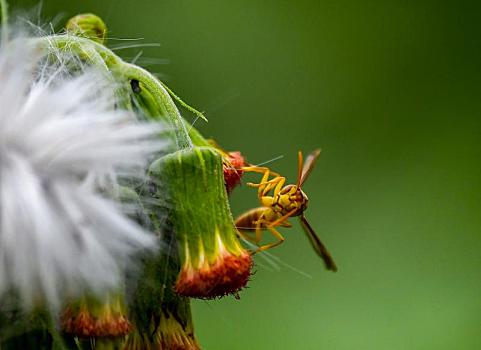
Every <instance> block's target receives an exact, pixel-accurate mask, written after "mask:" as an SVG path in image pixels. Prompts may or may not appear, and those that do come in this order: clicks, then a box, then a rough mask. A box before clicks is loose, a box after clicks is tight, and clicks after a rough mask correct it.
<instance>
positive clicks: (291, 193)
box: [276, 185, 309, 216]
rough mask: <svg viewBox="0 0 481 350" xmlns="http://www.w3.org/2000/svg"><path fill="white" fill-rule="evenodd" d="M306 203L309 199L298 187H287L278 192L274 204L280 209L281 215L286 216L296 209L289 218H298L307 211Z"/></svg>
mask: <svg viewBox="0 0 481 350" xmlns="http://www.w3.org/2000/svg"><path fill="white" fill-rule="evenodd" d="M308 201H309V198H307V195H306V194H305V193H304V192H303V191H302V190H301V189H300V188H299V187H298V186H296V185H287V186H285V187H284V188H282V190H281V191H280V192H279V197H278V200H277V201H276V202H277V203H276V204H277V206H278V207H280V212H281V214H282V215H286V214H288V213H290V212H292V211H293V210H295V209H296V210H295V211H294V213H293V214H292V215H291V216H299V215H301V214H302V213H303V212H304V211H305V210H306V209H307V202H308Z"/></svg>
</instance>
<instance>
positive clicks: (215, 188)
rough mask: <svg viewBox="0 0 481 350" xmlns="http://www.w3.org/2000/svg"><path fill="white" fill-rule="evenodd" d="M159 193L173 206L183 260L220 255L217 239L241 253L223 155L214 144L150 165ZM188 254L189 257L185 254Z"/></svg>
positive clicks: (151, 175) (212, 258)
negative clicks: (227, 189)
mask: <svg viewBox="0 0 481 350" xmlns="http://www.w3.org/2000/svg"><path fill="white" fill-rule="evenodd" d="M149 173H150V177H151V178H152V179H154V182H155V183H156V184H158V188H157V191H160V192H161V193H158V196H161V197H163V198H165V197H166V196H167V198H168V201H169V202H168V205H169V206H170V207H171V208H173V210H172V213H171V217H172V226H173V228H174V231H175V232H176V234H177V239H178V242H179V247H180V248H179V253H180V257H181V261H182V262H184V261H185V260H186V259H190V261H191V263H192V264H194V265H197V264H198V263H199V259H201V258H203V256H204V255H205V257H206V258H207V259H208V262H209V263H213V262H214V261H215V260H216V258H217V253H218V243H219V242H218V239H219V238H220V239H221V240H222V243H223V244H224V246H225V247H226V248H227V249H228V250H229V251H230V252H231V253H233V254H234V255H236V254H241V252H242V248H241V246H240V244H239V241H238V239H237V231H236V228H235V225H234V221H233V218H232V214H231V211H230V207H229V202H228V199H227V192H226V189H225V184H224V174H223V169H222V157H221V156H220V154H219V153H218V152H217V151H215V150H214V148H213V147H194V148H192V149H188V150H182V151H177V152H175V153H172V154H169V155H167V156H164V157H163V158H161V159H159V160H158V161H156V162H154V163H153V164H152V165H151V167H150V171H149ZM187 254H189V256H188V257H187V256H186V255H187Z"/></svg>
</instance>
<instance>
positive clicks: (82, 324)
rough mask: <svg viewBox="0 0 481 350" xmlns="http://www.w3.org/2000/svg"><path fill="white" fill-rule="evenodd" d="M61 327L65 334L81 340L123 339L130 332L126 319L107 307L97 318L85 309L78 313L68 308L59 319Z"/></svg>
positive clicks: (82, 308)
mask: <svg viewBox="0 0 481 350" xmlns="http://www.w3.org/2000/svg"><path fill="white" fill-rule="evenodd" d="M61 326H62V329H63V331H64V332H65V333H68V334H73V335H76V336H77V337H81V338H102V337H123V336H125V335H127V334H128V333H129V332H130V331H131V330H132V325H131V323H130V322H129V320H128V319H127V317H125V316H124V315H122V314H119V313H113V312H112V311H111V310H110V308H109V307H108V306H107V307H106V308H105V310H103V311H102V312H101V314H99V316H97V317H96V316H93V315H92V314H91V313H90V312H89V310H88V309H87V308H85V307H81V308H80V309H79V310H78V312H74V311H73V309H72V308H70V307H68V308H67V309H66V310H65V311H64V313H63V315H62V317H61Z"/></svg>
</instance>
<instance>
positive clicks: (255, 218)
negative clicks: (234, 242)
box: [235, 149, 337, 271]
mask: <svg viewBox="0 0 481 350" xmlns="http://www.w3.org/2000/svg"><path fill="white" fill-rule="evenodd" d="M320 153H321V150H319V149H318V150H315V151H314V152H312V153H311V154H310V155H309V156H308V157H307V159H306V162H305V164H304V165H303V158H302V152H300V151H299V154H298V176H297V184H295V185H286V186H284V184H285V182H286V179H285V177H282V176H279V175H278V174H275V173H272V172H271V171H270V170H269V169H268V168H261V167H255V166H248V167H243V168H242V169H243V170H244V171H254V172H260V173H263V174H264V175H263V176H262V180H261V182H260V183H258V184H253V183H248V184H247V185H248V186H251V187H257V188H258V197H259V201H260V203H261V205H262V206H261V207H258V208H254V209H251V210H249V211H247V212H246V213H244V214H242V215H241V216H239V217H238V218H237V220H236V222H235V224H236V227H237V228H238V230H239V235H240V236H241V237H242V238H244V239H246V240H248V241H250V242H253V243H255V244H257V245H259V243H260V242H261V239H262V231H263V230H266V229H267V230H269V231H270V232H271V233H272V234H273V235H274V237H276V238H277V239H278V241H277V242H275V243H271V244H266V245H262V246H259V248H258V249H257V250H256V252H259V251H264V250H267V249H270V248H273V247H275V246H278V245H279V244H281V243H282V242H284V237H283V236H282V235H281V234H280V232H279V231H277V230H276V227H277V226H281V227H292V225H291V224H290V223H289V222H288V219H289V218H290V217H292V216H298V217H299V219H300V222H301V225H302V228H303V229H304V232H305V233H306V234H307V236H308V238H309V241H310V242H311V244H312V247H313V248H314V250H315V251H316V253H317V254H318V255H319V256H320V257H321V258H322V260H323V261H324V264H325V265H326V268H327V269H328V270H331V271H337V267H336V264H335V263H334V260H333V259H332V257H331V254H330V253H329V252H328V250H327V248H326V247H325V246H324V244H322V242H321V240H320V239H319V237H318V236H317V235H316V233H315V232H314V230H313V229H312V227H311V226H310V225H309V223H308V222H307V219H306V217H305V216H304V211H305V210H306V209H307V202H308V198H307V195H306V194H305V193H304V192H303V191H302V189H301V187H302V185H303V184H304V182H305V181H306V179H307V177H308V176H309V174H310V173H311V171H312V169H313V167H314V164H315V162H316V160H317V158H318V157H319V155H320ZM270 174H274V178H273V179H271V180H269V175H270ZM271 190H273V195H272V196H269V195H268V194H269V192H270V191H271ZM253 230H254V231H255V236H253V235H252V232H249V231H253Z"/></svg>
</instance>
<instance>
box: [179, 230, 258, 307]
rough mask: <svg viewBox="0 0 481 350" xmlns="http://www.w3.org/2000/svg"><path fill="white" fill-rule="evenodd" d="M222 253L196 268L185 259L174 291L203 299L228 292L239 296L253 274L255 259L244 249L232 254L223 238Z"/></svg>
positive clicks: (220, 250) (205, 260)
mask: <svg viewBox="0 0 481 350" xmlns="http://www.w3.org/2000/svg"><path fill="white" fill-rule="evenodd" d="M219 242H220V249H219V253H218V254H217V255H216V259H215V260H214V262H213V263H209V262H207V259H205V258H202V259H200V260H203V261H201V262H200V263H199V265H200V266H198V267H197V268H195V267H193V266H192V264H190V263H189V259H186V263H185V264H184V266H183V268H182V270H181V271H180V274H179V277H178V279H177V282H176V284H175V291H176V292H177V293H178V294H180V295H183V296H187V297H191V298H200V299H213V298H216V297H223V296H225V295H228V294H234V295H236V298H237V297H238V295H237V293H238V292H239V291H240V290H241V289H242V288H244V287H245V286H246V284H247V282H248V281H249V278H250V275H251V268H252V258H251V256H250V254H249V253H248V252H246V251H245V250H240V252H239V254H237V255H236V254H232V253H230V252H229V251H227V250H226V249H225V247H224V246H223V244H222V242H221V241H220V239H219Z"/></svg>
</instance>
